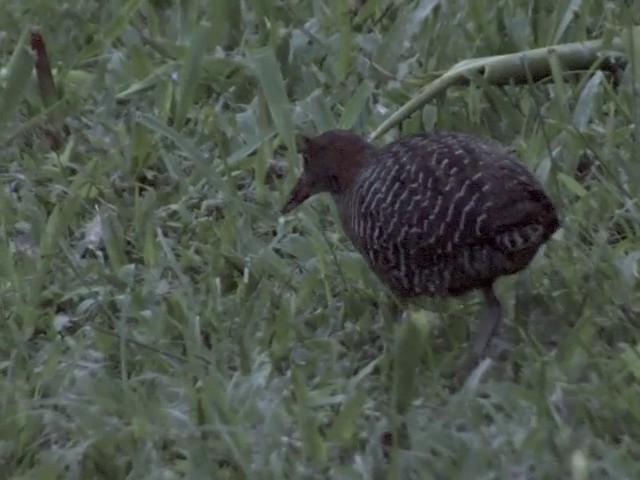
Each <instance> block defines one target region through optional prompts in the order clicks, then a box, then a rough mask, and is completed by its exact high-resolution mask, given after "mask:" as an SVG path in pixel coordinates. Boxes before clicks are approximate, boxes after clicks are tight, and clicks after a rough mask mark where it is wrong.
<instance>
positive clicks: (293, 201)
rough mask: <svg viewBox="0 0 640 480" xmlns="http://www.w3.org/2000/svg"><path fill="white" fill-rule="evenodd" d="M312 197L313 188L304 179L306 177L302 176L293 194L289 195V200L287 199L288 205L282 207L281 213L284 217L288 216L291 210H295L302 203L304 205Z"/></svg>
mask: <svg viewBox="0 0 640 480" xmlns="http://www.w3.org/2000/svg"><path fill="white" fill-rule="evenodd" d="M310 196H311V188H309V184H308V182H307V179H306V178H305V177H304V175H302V176H301V177H300V178H299V179H298V183H296V186H295V187H293V190H291V193H290V194H289V198H288V199H287V201H286V203H285V204H284V206H283V207H282V210H280V213H281V214H282V215H286V214H287V213H289V212H290V211H291V210H293V209H294V208H296V207H297V206H299V205H300V204H301V203H303V202H304V201H305V200H306V199H307V198H309V197H310Z"/></svg>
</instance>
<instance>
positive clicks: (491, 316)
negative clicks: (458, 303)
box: [471, 285, 502, 359]
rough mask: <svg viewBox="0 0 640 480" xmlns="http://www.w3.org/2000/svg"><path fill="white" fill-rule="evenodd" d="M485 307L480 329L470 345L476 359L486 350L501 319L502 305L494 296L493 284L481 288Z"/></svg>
mask: <svg viewBox="0 0 640 480" xmlns="http://www.w3.org/2000/svg"><path fill="white" fill-rule="evenodd" d="M483 294H484V300H485V307H484V312H483V320H482V325H481V326H480V331H479V332H478V334H477V335H476V338H475V340H474V342H473V344H472V346H471V354H472V355H473V356H474V357H476V359H480V358H482V357H483V356H484V355H485V353H486V351H487V347H488V346H489V343H490V342H491V339H492V338H493V336H494V335H495V333H496V331H497V330H498V326H499V325H500V321H501V320H502V306H501V305H500V300H498V297H496V294H495V293H494V291H493V285H491V286H489V287H487V288H485V289H484V290H483Z"/></svg>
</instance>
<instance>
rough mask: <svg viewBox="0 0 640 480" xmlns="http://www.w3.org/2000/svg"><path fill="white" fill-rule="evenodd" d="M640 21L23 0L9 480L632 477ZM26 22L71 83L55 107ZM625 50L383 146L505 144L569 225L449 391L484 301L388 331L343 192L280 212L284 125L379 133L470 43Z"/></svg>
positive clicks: (289, 143) (6, 295) (465, 88)
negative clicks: (459, 134)
mask: <svg viewBox="0 0 640 480" xmlns="http://www.w3.org/2000/svg"><path fill="white" fill-rule="evenodd" d="M399 5H401V6H399ZM638 12H640V9H638V7H637V2H631V1H626V2H623V1H617V2H613V1H605V0H593V1H589V2H586V1H576V0H562V1H558V2H555V1H554V2H552V1H535V2H530V1H525V0H499V1H495V2H494V1H489V0H478V1H473V2H466V1H462V0H450V1H447V2H442V1H441V2H438V1H435V0H416V1H407V2H391V1H386V0H368V1H366V2H360V1H354V2H344V1H337V0H318V1H316V0H314V1H311V0H299V1H291V2H285V1H278V0H267V1H261V2H247V1H245V2H242V1H237V0H220V1H218V2H204V1H200V0H183V1H181V2H172V1H170V0H155V1H151V0H148V1H143V0H128V1H125V0H116V1H114V2H111V3H107V2H97V1H91V0H83V1H80V0H74V1H69V2H63V3H55V2H49V1H44V0H33V1H30V2H19V1H17V0H7V1H6V2H5V4H4V5H3V13H2V15H0V145H1V146H0V178H2V184H3V188H2V189H1V190H0V240H1V241H0V282H1V288H0V317H1V319H2V321H1V323H0V372H1V375H0V465H2V469H0V471H1V472H2V473H1V474H0V477H2V478H11V479H16V480H17V479H56V478H65V479H67V478H72V479H73V478H77V479H85V478H87V479H88V478H105V479H106V478H110V479H111V478H127V477H128V478H150V479H177V478H189V479H192V478H193V479H196V478H215V479H241V478H251V479H253V478H255V479H282V478H295V479H307V478H309V479H311V478H331V479H359V478H367V479H369V478H371V479H378V478H398V479H404V478H417V479H425V478H435V479H449V478H465V479H466V478H468V479H493V478H500V479H502V478H506V479H514V480H515V479H534V478H535V479H537V478H563V479H565V478H571V479H575V480H583V479H587V478H590V479H603V478H611V479H624V478H629V479H633V478H638V477H640V461H639V460H638V459H639V458H640V439H639V437H638V432H640V387H639V385H640V384H639V383H638V379H639V378H640V347H639V343H638V342H639V339H640V288H639V287H640V284H639V280H638V276H639V275H638V260H639V259H640V206H639V204H638V198H640V166H639V164H638V158H640V156H639V153H640V149H639V148H638V139H639V136H638V134H639V133H640V128H639V125H640V123H639V121H640V115H639V111H638V105H640V103H639V99H640V96H639V94H638V88H639V85H640V54H639V53H638V52H640V45H636V43H639V42H640V38H635V37H634V36H633V35H628V36H626V37H625V36H624V32H625V31H626V32H629V30H628V27H630V26H632V25H633V24H634V22H636V23H637V21H638V20H639V19H640V14H639V13H638ZM36 25H37V26H39V27H40V32H41V33H42V36H43V39H44V41H45V42H46V44H47V53H48V55H49V60H50V63H51V67H52V69H53V70H54V78H55V81H56V84H57V86H58V88H59V90H60V91H61V92H62V94H61V99H59V100H56V99H54V100H53V101H50V100H51V99H48V101H47V102H46V103H43V101H42V99H41V97H40V95H39V90H38V82H37V79H36V77H35V74H34V72H33V68H32V67H33V60H34V58H33V56H32V54H31V52H30V51H29V29H30V28H31V27H33V26H36ZM621 35H622V37H621ZM636 36H637V35H636ZM613 38H623V39H624V41H623V42H622V43H621V44H618V45H617V50H616V58H618V59H621V60H620V63H619V65H618V64H616V65H613V66H612V67H611V68H609V69H607V70H599V69H598V68H592V69H590V70H587V71H579V72H576V71H567V70H566V68H565V67H564V66H563V64H562V63H561V62H558V61H555V62H552V63H551V65H550V70H551V74H550V76H549V77H548V78H544V79H535V80H536V81H535V82H522V83H521V84H518V85H515V84H514V85H512V84H503V85H491V84H489V82H487V81H484V80H483V78H481V77H480V78H472V79H471V80H470V81H469V84H468V85H459V86H452V87H451V88H449V89H448V90H447V91H446V92H443V93H442V94H441V95H439V96H437V97H436V98H435V99H433V101H431V102H430V103H428V104H426V105H425V106H423V107H422V108H420V109H419V110H418V111H417V112H416V113H414V114H413V115H411V116H410V117H409V118H407V119H406V120H405V121H404V122H402V124H401V126H400V127H401V128H400V127H398V128H395V129H394V130H391V131H388V132H386V133H385V134H384V135H382V137H383V138H381V139H380V141H388V140H390V139H391V138H395V137H397V136H398V135H400V134H407V133H410V132H414V131H419V130H424V129H433V128H438V129H453V130H459V131H464V132H469V133H474V134H478V135H484V136H491V137H493V138H496V139H498V140H500V141H502V142H504V143H505V144H507V145H509V146H510V147H511V148H512V149H513V150H514V151H515V152H516V153H517V154H518V155H519V156H520V157H521V158H522V159H523V161H524V162H525V163H526V164H527V165H528V166H530V168H531V169H532V170H533V171H534V172H535V173H536V175H537V176H538V177H539V178H540V179H541V180H542V181H543V182H544V183H545V186H546V188H547V189H548V191H549V192H550V194H551V195H552V196H553V198H554V200H555V201H556V203H557V205H558V207H559V210H560V213H561V217H562V229H561V230H560V231H559V232H558V233H557V234H556V235H555V236H554V238H553V239H552V240H551V241H550V242H549V243H548V245H547V246H546V248H545V249H544V250H543V251H542V252H541V254H540V256H539V257H538V258H537V259H536V261H535V262H534V263H533V264H532V266H531V268H529V269H528V270H527V271H526V272H525V273H524V274H522V275H521V276H519V277H514V278H506V279H504V280H502V281H501V282H500V284H499V287H498V291H499V295H500V297H501V299H502V300H503V302H504V304H505V306H506V309H507V311H508V320H507V322H506V325H504V326H503V328H502V330H501V334H500V338H499V339H498V341H497V342H496V346H495V348H494V351H493V352H492V357H491V359H490V360H488V361H487V362H485V363H483V364H482V365H481V366H480V367H479V368H478V369H477V370H476V371H475V372H474V373H473V374H472V375H471V377H470V378H469V379H468V380H467V382H466V383H465V384H464V385H463V386H462V387H461V388H459V389H458V388H454V381H453V372H452V369H453V366H454V365H455V363H456V361H457V360H458V359H459V358H461V356H462V355H463V354H464V353H465V351H466V342H467V339H468V336H469V329H475V328H477V325H478V322H477V321H476V317H477V315H478V313H479V311H480V302H479V301H478V300H479V299H477V298H476V297H474V296H469V297H464V298H462V299H457V300H455V301H454V300H451V301H444V302H427V305H426V307H427V308H426V309H424V310H422V311H415V312H413V313H411V314H409V315H406V316H405V321H404V322H402V323H400V324H393V323H390V322H388V321H386V322H385V320H388V319H390V318H393V317H394V316H395V313H394V305H393V303H392V301H391V299H390V298H389V297H388V295H387V293H386V290H385V289H384V288H382V287H381V285H380V284H379V283H378V281H377V280H376V279H375V278H374V277H373V275H372V274H371V273H370V272H369V270H368V269H367V268H366V266H365V265H364V262H363V261H362V259H361V258H360V257H359V256H358V255H356V254H355V253H354V250H353V248H352V247H351V246H350V245H349V244H348V242H347V241H346V239H345V237H344V236H343V234H342V231H341V230H340V228H339V226H338V220H337V216H336V212H335V211H334V208H333V207H332V206H331V204H330V203H329V202H328V201H327V199H326V198H319V199H316V200H313V201H312V202H309V203H308V204H305V206H304V207H302V208H301V209H300V210H299V211H298V212H297V213H296V214H295V215H292V216H287V217H286V218H280V217H279V214H278V212H279V209H280V207H281V205H282V202H283V201H284V198H285V195H286V193H287V192H288V190H289V189H290V188H291V186H292V183H293V180H294V176H295V173H296V172H297V171H298V169H299V168H300V166H299V160H298V156H297V153H296V151H295V144H296V143H295V142H296V138H295V134H296V133H300V132H306V133H317V132H320V131H322V130H325V129H328V128H334V127H337V126H339V127H342V128H353V129H355V130H357V131H359V132H361V133H363V134H370V133H371V132H373V131H375V129H376V128H377V127H378V126H379V125H381V124H382V123H383V122H384V120H385V119H387V118H389V116H390V115H391V114H393V112H396V111H398V110H399V109H400V108H401V107H402V106H403V105H404V104H406V102H408V101H410V100H411V99H412V98H415V96H416V95H417V94H418V92H419V91H420V88H421V87H423V86H424V85H426V84H427V83H428V82H429V81H432V80H433V79H434V78H437V76H438V75H441V74H442V73H443V72H446V71H447V70H449V69H450V68H451V67H452V66H454V65H455V64H457V63H458V62H461V61H464V60H466V59H474V58H479V57H488V56H493V55H503V54H510V53H516V52H519V51H523V50H528V49H534V48H539V47H545V46H549V45H555V44H560V43H569V42H580V41H588V40H596V39H602V40H603V42H604V44H605V45H609V43H607V42H610V41H611V39H613ZM612 49H613V47H612ZM612 51H613V50H612ZM618 67H619V68H618ZM62 124H64V125H66V127H67V128H68V131H65V132H66V133H65V134H64V135H62V134H60V133H59V132H60V131H61V130H60V128H61V127H60V125H62ZM56 132H57V133H56ZM67 133H68V135H67ZM52 136H54V137H55V138H56V139H57V140H59V141H58V142H57V143H56V142H51V138H52ZM385 432H392V433H394V434H395V435H393V439H394V442H395V441H396V440H397V443H395V444H394V445H392V446H391V447H388V446H387V445H385V441H384V440H385V439H388V436H385V435H384V434H385ZM381 439H382V440H383V441H381ZM392 443H393V442H392ZM385 455H386V457H385Z"/></svg>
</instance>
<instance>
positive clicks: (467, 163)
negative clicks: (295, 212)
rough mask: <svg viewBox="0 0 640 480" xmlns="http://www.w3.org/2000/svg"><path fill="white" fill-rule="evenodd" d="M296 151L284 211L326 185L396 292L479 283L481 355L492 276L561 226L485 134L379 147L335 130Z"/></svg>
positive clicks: (355, 239)
mask: <svg viewBox="0 0 640 480" xmlns="http://www.w3.org/2000/svg"><path fill="white" fill-rule="evenodd" d="M303 157H304V160H305V165H304V173H303V175H302V176H301V177H300V179H299V181H298V183H297V185H296V187H295V188H294V190H293V191H292V193H291V195H290V197H289V200H288V202H287V204H286V205H285V207H284V208H283V213H286V212H288V211H290V210H291V209H293V208H295V207H296V206H297V205H299V204H300V203H302V202H304V201H305V200H306V199H307V198H309V197H310V196H312V195H314V194H316V193H320V192H329V193H331V195H332V197H333V199H334V201H335V202H336V204H337V206H338V211H339V213H340V219H341V221H342V225H343V227H344V230H345V233H346V234H347V236H348V237H349V239H350V240H351V242H352V243H353V244H354V246H355V247H356V249H357V250H358V251H359V252H360V253H361V254H362V255H363V257H364V258H365V259H366V261H367V262H368V264H369V265H370V266H371V268H372V269H373V271H374V272H375V273H376V274H377V275H378V277H379V278H380V279H381V280H382V281H383V282H384V283H385V284H386V285H387V286H388V287H389V288H390V289H391V290H392V291H393V293H394V294H395V295H396V296H398V297H400V298H401V299H406V298H411V297H416V296H423V295H426V296H457V295H461V294H464V293H466V292H469V291H470V290H475V289H480V290H482V291H483V292H484V293H485V297H486V300H487V314H486V315H487V321H486V322H485V323H487V324H488V326H487V327H486V328H485V329H484V330H485V331H486V330H488V332H484V331H483V333H482V334H481V335H480V337H481V338H480V339H479V340H478V341H477V342H476V345H475V347H474V349H475V350H476V351H477V353H478V354H480V353H481V352H482V351H484V349H485V347H486V344H487V343H488V341H489V339H490V337H491V336H492V334H493V331H494V330H495V328H496V327H497V324H498V322H499V317H500V304H499V302H498V300H497V299H496V298H495V295H494V294H493V288H492V286H493V283H494V282H495V280H496V279H497V278H498V277H500V276H502V275H510V274H514V273H517V272H519V271H521V270H522V269H524V268H525V267H526V266H527V265H528V264H529V263H530V262H531V260H532V259H533V257H534V256H535V254H536V253H537V251H538V249H539V248H540V246H541V245H542V244H543V243H545V242H546V241H547V240H548V239H549V238H550V236H551V235H552V234H553V233H554V232H555V231H556V230H557V228H558V227H559V222H558V218H557V215H556V212H555V209H554V206H553V204H552V202H551V200H550V199H549V197H548V196H547V195H546V194H545V193H544V190H543V189H542V186H541V185H540V183H539V182H538V181H537V179H536V178H535V177H534V176H533V175H532V174H531V173H530V172H529V171H528V170H527V169H526V168H525V167H524V166H523V165H522V164H521V163H519V162H518V161H517V160H516V159H515V158H514V157H513V156H512V155H510V154H509V153H508V152H506V150H505V149H504V148H503V147H502V146H500V145H499V144H497V143H496V142H493V141H490V140H484V139H479V138H475V137H472V136H469V135H466V134H462V133H453V132H437V133H421V134H415V135H411V136H407V137H404V138H401V139H399V140H396V141H394V142H392V143H390V144H388V145H386V146H384V147H381V148H376V147H375V146H373V145H372V144H370V143H368V142H367V141H366V140H364V139H363V138H362V137H360V136H358V135H356V134H355V133H353V132H349V131H343V130H332V131H328V132H325V133H323V134H321V135H319V136H318V137H315V138H311V139H308V140H307V141H306V146H305V149H304V152H303ZM485 337H486V338H485ZM482 343H484V344H483V345H479V344H482Z"/></svg>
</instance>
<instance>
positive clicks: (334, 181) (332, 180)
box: [329, 175, 340, 192]
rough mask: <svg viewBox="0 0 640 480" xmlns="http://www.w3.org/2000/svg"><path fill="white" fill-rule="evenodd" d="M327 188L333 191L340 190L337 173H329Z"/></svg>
mask: <svg viewBox="0 0 640 480" xmlns="http://www.w3.org/2000/svg"><path fill="white" fill-rule="evenodd" d="M329 188H331V191H333V192H338V191H340V180H339V179H338V176H337V175H329Z"/></svg>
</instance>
